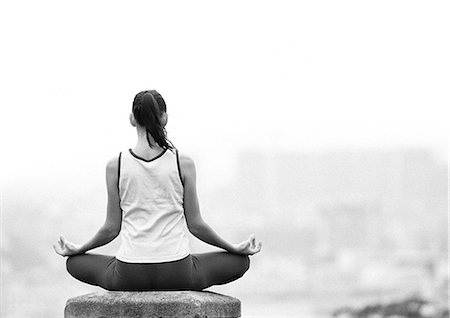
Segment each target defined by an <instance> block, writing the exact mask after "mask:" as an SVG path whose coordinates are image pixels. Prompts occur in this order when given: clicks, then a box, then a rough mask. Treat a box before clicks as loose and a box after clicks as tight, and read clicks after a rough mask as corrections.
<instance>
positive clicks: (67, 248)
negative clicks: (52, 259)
mask: <svg viewBox="0 0 450 318" xmlns="http://www.w3.org/2000/svg"><path fill="white" fill-rule="evenodd" d="M53 248H54V249H55V252H56V253H58V254H59V255H61V256H70V255H76V254H81V245H78V244H75V243H72V242H69V241H67V240H66V239H65V238H64V236H62V235H61V236H60V237H59V241H58V244H53Z"/></svg>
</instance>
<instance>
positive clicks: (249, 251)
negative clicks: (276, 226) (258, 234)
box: [231, 233, 262, 255]
mask: <svg viewBox="0 0 450 318" xmlns="http://www.w3.org/2000/svg"><path fill="white" fill-rule="evenodd" d="M261 247H262V242H258V244H256V239H255V234H253V233H252V235H250V237H249V238H248V239H247V240H245V241H243V242H241V243H238V244H234V245H233V250H232V251H231V252H232V253H234V254H242V255H253V254H256V253H258V252H259V251H261Z"/></svg>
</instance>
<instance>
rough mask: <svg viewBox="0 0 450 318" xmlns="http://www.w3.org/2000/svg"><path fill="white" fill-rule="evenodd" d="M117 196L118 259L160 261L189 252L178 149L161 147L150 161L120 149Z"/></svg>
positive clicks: (181, 256)
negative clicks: (119, 208) (118, 213)
mask: <svg viewBox="0 0 450 318" xmlns="http://www.w3.org/2000/svg"><path fill="white" fill-rule="evenodd" d="M119 195H120V207H121V209H122V229H121V232H120V235H121V236H120V237H121V240H122V242H121V245H120V248H119V251H118V253H117V255H116V258H117V259H118V260H120V261H123V262H127V263H159V262H169V261H174V260H179V259H182V258H184V257H186V256H187V255H189V254H190V252H191V251H190V248H189V240H188V238H187V231H188V228H187V223H186V219H185V216H184V208H183V184H182V182H181V174H180V167H179V159H178V152H177V150H170V149H169V150H164V151H163V152H162V153H161V154H159V155H158V156H156V157H155V158H153V159H151V160H146V159H144V158H141V157H139V156H138V155H136V154H134V153H133V151H132V150H131V149H128V150H127V151H124V152H122V153H121V154H120V156H119Z"/></svg>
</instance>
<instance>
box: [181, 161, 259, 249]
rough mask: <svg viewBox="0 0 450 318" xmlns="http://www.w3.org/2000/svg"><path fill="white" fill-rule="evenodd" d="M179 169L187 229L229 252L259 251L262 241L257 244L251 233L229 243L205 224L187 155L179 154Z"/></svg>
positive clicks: (193, 174)
mask: <svg viewBox="0 0 450 318" xmlns="http://www.w3.org/2000/svg"><path fill="white" fill-rule="evenodd" d="M180 169H181V178H182V180H183V184H184V213H185V216H186V223H187V225H188V228H189V231H190V232H191V233H192V234H193V235H194V236H195V237H197V238H198V239H200V240H202V241H203V242H205V243H208V244H210V245H213V246H217V247H220V248H223V249H225V250H227V251H228V252H230V253H236V254H255V253H257V252H259V251H260V250H261V246H262V243H261V242H260V243H259V244H258V245H257V244H256V241H255V237H254V235H253V234H252V235H251V236H250V238H249V239H248V240H246V241H244V242H242V243H240V244H231V243H229V242H227V241H226V240H224V239H223V238H221V237H220V236H219V235H218V234H217V233H216V232H215V231H214V230H213V229H212V228H211V227H210V226H209V225H208V224H206V222H205V221H204V220H203V218H202V216H201V214H200V207H199V203H198V196H197V185H196V172H195V164H194V161H193V160H192V159H191V158H189V157H187V156H183V155H180Z"/></svg>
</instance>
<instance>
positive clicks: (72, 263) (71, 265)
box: [66, 255, 80, 276]
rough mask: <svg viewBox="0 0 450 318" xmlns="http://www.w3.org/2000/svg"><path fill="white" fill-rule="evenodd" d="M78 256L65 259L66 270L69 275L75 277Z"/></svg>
mask: <svg viewBox="0 0 450 318" xmlns="http://www.w3.org/2000/svg"><path fill="white" fill-rule="evenodd" d="M79 258H80V255H72V256H69V257H67V259H66V269H67V271H68V272H69V274H70V275H72V276H75V275H76V272H77V269H78V267H79Z"/></svg>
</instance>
